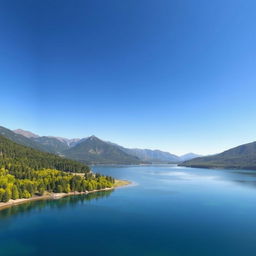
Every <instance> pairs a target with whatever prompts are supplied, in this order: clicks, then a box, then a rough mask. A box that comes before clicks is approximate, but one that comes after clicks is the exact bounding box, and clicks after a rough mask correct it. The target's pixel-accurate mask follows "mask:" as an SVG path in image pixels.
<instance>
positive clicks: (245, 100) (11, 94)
mask: <svg viewBox="0 0 256 256" xmlns="http://www.w3.org/2000/svg"><path fill="white" fill-rule="evenodd" d="M255 8H256V2H255V1H252V0H249V1H246V2H244V1H242V0H233V1H231V0H227V1H224V2H223V1H221V0H217V1H214V2H204V1H196V3H195V2H194V1H193V2H191V1H187V0H184V1H181V2H180V1H167V0H161V1H157V2H154V1H152V2H148V1H146V0H139V1H138V0H136V1H135V0H132V1H130V2H127V3H123V2H118V1H112V0H111V1H108V2H105V1H103V0H99V1H96V2H92V1H80V0H75V1H69V0H62V1H60V0H56V1H54V2H51V1H44V2H42V1H29V0H24V1H18V0H12V1H4V2H1V3H0V14H1V15H0V21H1V22H0V28H1V31H2V38H3V39H2V40H1V41H0V47H1V49H2V51H1V60H0V67H1V69H0V70H1V71H0V72H1V76H0V83H1V85H2V86H1V87H2V88H1V93H2V98H1V101H0V108H1V125H2V126H4V127H6V128H8V129H11V130H14V129H18V128H17V127H21V129H24V130H28V131H31V132H33V133H36V134H40V136H42V135H43V136H48V134H50V136H57V137H66V138H72V137H80V138H83V137H86V136H87V135H88V134H96V136H97V137H99V138H102V139H104V140H107V141H111V142H115V143H117V144H120V145H122V146H124V147H128V148H146V149H159V150H162V151H166V152H170V153H172V154H175V155H183V154H186V153H188V152H193V153H196V154H200V155H211V154H217V153H220V152H223V151H225V150H227V149H230V148H233V147H236V146H239V145H242V144H246V143H250V142H253V141H255V140H256V139H255V138H256V120H255V118H253V117H254V115H255V113H256V104H255V103H254V102H255V95H256V87H255V84H256V74H255V66H256V51H255V45H256V37H255V33H254V30H255V29H254V28H255V25H256V17H255V14H254V10H255ZM202 10H203V11H202Z"/></svg>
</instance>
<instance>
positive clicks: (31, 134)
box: [13, 129, 39, 138]
mask: <svg viewBox="0 0 256 256" xmlns="http://www.w3.org/2000/svg"><path fill="white" fill-rule="evenodd" d="M13 132H15V133H17V134H20V135H22V136H24V137H27V138H38V137H39V135H37V134H34V133H32V132H30V131H25V130H22V129H16V130H13Z"/></svg>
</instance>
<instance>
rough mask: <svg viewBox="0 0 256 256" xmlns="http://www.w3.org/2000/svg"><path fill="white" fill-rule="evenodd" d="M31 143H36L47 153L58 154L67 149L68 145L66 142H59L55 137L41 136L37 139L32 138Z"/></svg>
mask: <svg viewBox="0 0 256 256" xmlns="http://www.w3.org/2000/svg"><path fill="white" fill-rule="evenodd" d="M32 140H33V141H35V142H36V143H39V144H41V145H42V146H43V147H44V148H45V149H46V150H47V152H51V153H55V154H59V153H61V152H63V151H65V150H67V149H69V144H68V143H67V141H64V140H60V139H58V138H55V137H47V136H42V137H37V138H32Z"/></svg>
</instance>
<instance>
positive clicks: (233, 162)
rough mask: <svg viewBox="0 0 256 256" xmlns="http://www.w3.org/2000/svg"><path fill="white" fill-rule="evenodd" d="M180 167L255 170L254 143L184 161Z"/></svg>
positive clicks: (255, 154)
mask: <svg viewBox="0 0 256 256" xmlns="http://www.w3.org/2000/svg"><path fill="white" fill-rule="evenodd" d="M180 165H182V166H187V167H198V168H228V169H232V168H234V169H251V170H256V142H252V143H248V144H244V145H241V146H238V147H235V148H232V149H229V150H227V151H224V152H223V153H221V154H217V155H213V156H207V157H199V158H195V159H193V160H190V161H185V162H183V163H182V164H180Z"/></svg>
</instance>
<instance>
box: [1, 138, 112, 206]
mask: <svg viewBox="0 0 256 256" xmlns="http://www.w3.org/2000/svg"><path fill="white" fill-rule="evenodd" d="M72 172H74V173H84V175H76V174H72ZM114 182H115V180H114V179H113V178H112V177H108V176H101V175H100V174H97V175H95V174H93V173H92V172H91V171H90V169H89V167H88V166H86V165H84V164H82V163H78V162H75V161H73V160H68V159H64V158H61V157H58V156H56V155H52V154H48V153H44V152H40V151H36V150H34V149H32V148H27V147H24V146H21V145H18V144H16V143H13V142H12V141H10V140H8V139H6V138H4V137H2V136H0V202H8V201H9V200H10V199H18V198H30V197H32V196H34V195H43V194H44V193H45V192H55V193H69V192H74V191H78V192H85V191H92V190H96V189H102V188H110V187H113V184H114Z"/></svg>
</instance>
